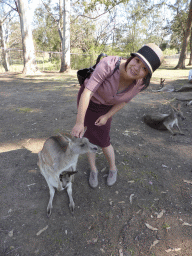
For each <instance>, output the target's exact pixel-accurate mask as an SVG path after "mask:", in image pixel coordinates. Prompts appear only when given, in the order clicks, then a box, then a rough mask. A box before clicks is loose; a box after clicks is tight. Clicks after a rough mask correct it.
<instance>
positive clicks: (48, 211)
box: [47, 208, 51, 217]
mask: <svg viewBox="0 0 192 256" xmlns="http://www.w3.org/2000/svg"><path fill="white" fill-rule="evenodd" d="M50 216H51V208H47V217H50Z"/></svg>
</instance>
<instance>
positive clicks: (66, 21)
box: [60, 0, 70, 72]
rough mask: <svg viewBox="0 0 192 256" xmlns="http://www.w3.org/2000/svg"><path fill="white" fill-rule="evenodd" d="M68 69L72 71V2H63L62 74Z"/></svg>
mask: <svg viewBox="0 0 192 256" xmlns="http://www.w3.org/2000/svg"><path fill="white" fill-rule="evenodd" d="M68 69H70V0H63V41H62V56H61V69H60V72H64V71H66V70H68Z"/></svg>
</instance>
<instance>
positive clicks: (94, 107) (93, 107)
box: [77, 85, 113, 148]
mask: <svg viewBox="0 0 192 256" xmlns="http://www.w3.org/2000/svg"><path fill="white" fill-rule="evenodd" d="M84 88H85V87H84V86H83V85H82V86H81V88H80V90H79V93H78V96H77V105H79V100H80V97H81V94H82V92H83V90H84ZM112 107H113V106H112V105H102V104H96V103H94V102H93V101H90V103H89V106H88V109H87V112H86V115H85V122H84V126H86V127H87V130H86V132H85V135H84V137H86V138H88V139H89V141H90V142H91V143H93V144H95V145H97V146H99V147H101V148H105V147H108V146H109V145H110V144H111V142H110V136H109V133H110V128H111V121H112V118H109V119H108V121H107V123H106V124H105V125H102V126H96V125H95V122H96V120H97V119H98V118H99V117H100V116H102V115H105V114H106V113H107V112H109V110H110V109H111V108H112Z"/></svg>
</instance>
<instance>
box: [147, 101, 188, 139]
mask: <svg viewBox="0 0 192 256" xmlns="http://www.w3.org/2000/svg"><path fill="white" fill-rule="evenodd" d="M178 117H180V118H181V119H182V120H184V119H185V117H184V116H183V113H182V112H181V110H180V105H179V106H178V108H175V107H173V106H171V113H170V114H161V113H156V114H151V115H144V123H146V124H147V125H149V126H150V127H152V128H154V129H157V130H168V131H169V132H170V133H171V134H172V135H176V133H175V132H174V131H173V126H174V125H176V127H177V129H178V131H179V134H181V135H184V133H183V132H182V131H181V129H180V127H179V124H178Z"/></svg>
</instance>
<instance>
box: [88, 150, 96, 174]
mask: <svg viewBox="0 0 192 256" xmlns="http://www.w3.org/2000/svg"><path fill="white" fill-rule="evenodd" d="M87 157H88V160H89V164H90V168H91V171H92V172H97V168H96V165H95V159H96V154H95V153H91V152H88V153H87Z"/></svg>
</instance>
